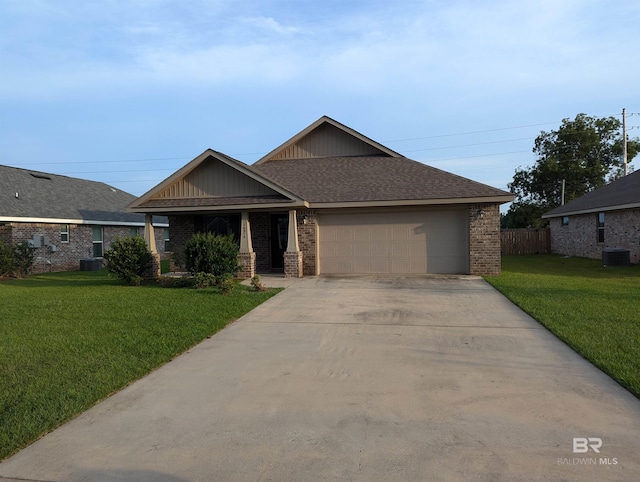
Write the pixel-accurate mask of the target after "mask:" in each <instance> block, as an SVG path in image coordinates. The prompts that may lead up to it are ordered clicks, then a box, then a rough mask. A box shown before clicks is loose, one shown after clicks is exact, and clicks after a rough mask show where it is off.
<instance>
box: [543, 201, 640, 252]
mask: <svg viewBox="0 0 640 482" xmlns="http://www.w3.org/2000/svg"><path fill="white" fill-rule="evenodd" d="M550 227H551V252H553V253H556V254H563V255H566V256H580V257H583V258H593V259H601V258H602V250H603V249H605V248H622V249H628V250H629V251H630V259H631V262H632V263H639V262H640V208H636V209H620V210H616V211H605V213H604V243H599V242H598V213H587V214H577V215H574V216H569V224H568V225H567V226H563V225H562V218H552V219H551V222H550Z"/></svg>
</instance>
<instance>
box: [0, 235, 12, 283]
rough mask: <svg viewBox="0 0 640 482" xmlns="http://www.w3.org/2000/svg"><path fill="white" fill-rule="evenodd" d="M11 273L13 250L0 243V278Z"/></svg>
mask: <svg viewBox="0 0 640 482" xmlns="http://www.w3.org/2000/svg"><path fill="white" fill-rule="evenodd" d="M12 272H13V249H12V248H11V245H8V244H4V243H3V242H2V241H0V276H6V275H8V274H11V273H12Z"/></svg>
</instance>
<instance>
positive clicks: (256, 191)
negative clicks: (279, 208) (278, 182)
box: [153, 158, 278, 199]
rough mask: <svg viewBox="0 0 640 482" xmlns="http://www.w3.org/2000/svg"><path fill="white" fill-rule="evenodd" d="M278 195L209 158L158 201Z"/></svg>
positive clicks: (167, 188) (244, 175)
mask: <svg viewBox="0 0 640 482" xmlns="http://www.w3.org/2000/svg"><path fill="white" fill-rule="evenodd" d="M277 194H278V193H277V192H276V191H274V190H273V189H270V188H269V187H267V186H265V185H264V184H262V183H260V182H258V181H256V180H255V179H252V178H250V177H249V176H247V175H246V174H243V173H241V172H239V171H238V170H236V169H234V168H232V167H230V166H228V165H227V164H225V163H223V162H221V161H219V160H217V159H214V158H209V159H207V160H206V161H204V162H203V163H202V164H200V165H199V166H198V167H196V168H195V169H194V170H193V171H191V172H189V173H187V174H186V175H185V176H184V177H182V178H180V179H178V180H176V181H175V182H174V183H172V184H170V185H169V186H167V187H165V188H164V189H163V190H162V191H160V192H158V193H157V194H156V195H155V196H153V198H154V199H177V198H198V197H240V196H272V195H277Z"/></svg>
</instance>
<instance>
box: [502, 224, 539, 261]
mask: <svg viewBox="0 0 640 482" xmlns="http://www.w3.org/2000/svg"><path fill="white" fill-rule="evenodd" d="M500 251H501V252H502V254H506V255H514V254H547V253H550V252H551V231H550V229H549V228H540V229H530V228H524V229H503V230H502V231H501V232H500Z"/></svg>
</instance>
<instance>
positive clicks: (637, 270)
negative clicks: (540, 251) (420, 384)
mask: <svg viewBox="0 0 640 482" xmlns="http://www.w3.org/2000/svg"><path fill="white" fill-rule="evenodd" d="M486 279H487V281H488V282H489V283H491V284H492V285H493V286H494V287H495V288H497V289H498V290H499V291H500V292H502V293H503V294H504V295H505V296H507V298H509V299H510V300H511V301H513V302H514V303H515V304H517V305H518V306H519V307H520V308H522V309H523V310H524V311H526V312H527V313H529V314H530V315H531V316H533V317H534V318H535V319H536V320H538V321H539V322H540V323H541V324H542V325H544V326H545V327H546V328H548V329H549V330H550V331H551V332H552V333H554V334H555V335H556V336H557V337H558V338H560V339H561V340H563V341H564V342H565V343H567V344H568V345H569V346H570V347H571V348H573V349H574V350H575V351H576V352H577V353H579V354H580V355H582V356H583V357H584V358H586V359H587V360H589V361H590V362H591V363H593V364H594V365H595V366H597V367H599V368H600V369H601V370H603V371H604V372H605V373H607V374H608V375H609V376H611V377H612V378H613V379H615V380H616V381H618V383H620V384H621V385H622V386H624V387H625V388H627V389H628V390H629V391H630V392H632V393H633V394H634V395H635V396H637V397H640V314H639V313H638V308H639V307H640V302H639V300H640V266H632V267H607V268H603V267H602V265H601V262H600V261H599V260H592V259H585V258H564V257H561V256H555V255H548V256H547V255H544V256H543V255H538V256H506V257H503V258H502V274H501V275H500V276H495V277H488V278H486Z"/></svg>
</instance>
